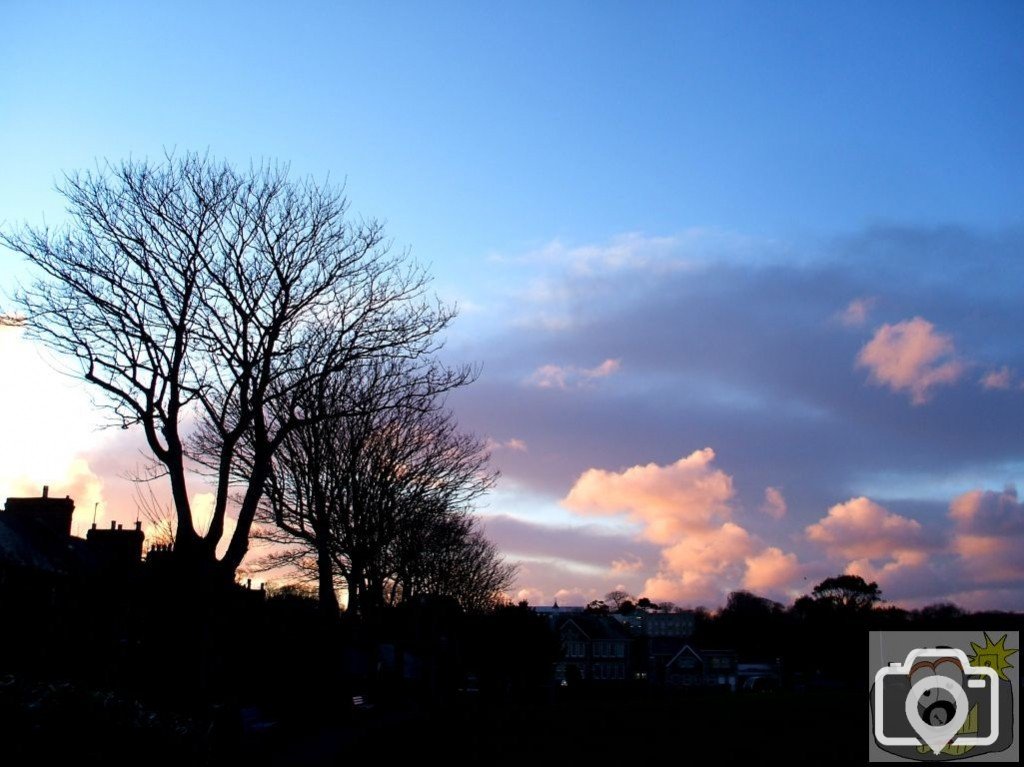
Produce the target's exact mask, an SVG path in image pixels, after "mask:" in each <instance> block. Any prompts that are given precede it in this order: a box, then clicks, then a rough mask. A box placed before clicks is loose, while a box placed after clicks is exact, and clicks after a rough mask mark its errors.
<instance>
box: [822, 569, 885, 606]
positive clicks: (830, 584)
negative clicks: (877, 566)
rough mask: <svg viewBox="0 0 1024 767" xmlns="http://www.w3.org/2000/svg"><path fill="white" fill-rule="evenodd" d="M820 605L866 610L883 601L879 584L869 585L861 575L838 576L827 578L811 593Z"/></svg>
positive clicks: (872, 583)
mask: <svg viewBox="0 0 1024 767" xmlns="http://www.w3.org/2000/svg"><path fill="white" fill-rule="evenodd" d="M811 595H812V598H813V599H814V600H815V601H816V602H818V603H819V604H828V605H831V606H833V607H837V608H843V609H856V610H864V609H869V608H871V606H872V605H874V604H875V603H876V602H880V601H881V599H882V592H881V590H880V589H879V588H878V584H877V583H875V582H874V581H872V582H871V583H867V582H865V581H864V579H863V578H861V577H860V576H859V575H836V576H833V577H831V578H826V579H825V580H823V581H822V582H821V583H819V584H818V585H817V586H815V587H814V589H813V590H812V592H811Z"/></svg>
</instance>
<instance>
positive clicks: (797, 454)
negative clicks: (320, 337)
mask: <svg viewBox="0 0 1024 767" xmlns="http://www.w3.org/2000/svg"><path fill="white" fill-rule="evenodd" d="M0 25H2V27H3V28H4V30H5V32H6V34H5V39H4V44H3V46H2V47H0V150H2V152H0V158H2V159H0V227H2V228H5V229H10V228H12V227H17V226H20V225H21V224H23V223H24V222H29V223H32V224H40V223H43V222H46V223H48V224H52V225H59V224H60V223H61V222H62V221H63V220H64V215H65V214H64V207H63V204H62V200H61V198H60V196H59V195H58V194H57V193H56V192H55V190H54V185H55V183H56V182H58V181H59V179H60V178H61V177H62V174H63V173H65V172H68V171H73V170H76V169H83V168H92V167H95V166H96V164H97V163H101V162H103V161H104V160H105V159H109V160H112V161H115V162H116V161H118V160H121V159H126V158H129V157H132V158H143V157H148V158H159V157H160V156H162V154H163V153H164V152H165V151H167V150H179V151H192V150H198V151H209V152H210V153H211V154H213V155H215V156H217V157H220V158H224V159H226V160H228V161H231V162H233V163H235V164H237V165H242V166H245V165H248V164H249V163H250V162H252V161H256V162H258V161H260V160H262V159H276V160H281V161H285V162H287V163H290V168H291V173H292V174H293V175H294V176H295V177H302V176H307V175H311V176H313V177H314V178H317V179H320V180H325V179H326V180H329V181H330V182H331V183H338V184H341V183H344V184H345V185H346V189H347V194H348V196H349V199H350V201H351V204H352V210H353V212H354V213H356V214H358V215H362V216H367V217H375V218H378V219H381V220H383V221H385V222H386V224H387V232H388V235H389V236H390V237H391V238H392V239H393V241H394V245H395V247H396V248H401V249H408V251H409V253H410V254H411V257H413V258H415V259H416V260H417V261H419V262H421V263H423V264H425V265H427V266H428V267H429V269H430V271H431V272H432V274H433V275H434V276H435V280H434V288H435V290H436V291H437V293H438V294H439V295H440V296H441V297H442V298H443V299H444V300H446V301H450V302H454V303H457V305H458V306H459V309H460V315H459V318H458V320H457V321H456V323H455V324H454V325H453V327H452V328H451V329H450V332H449V335H448V339H447V341H448V342H447V346H446V351H445V354H446V355H447V358H449V359H451V360H452V361H465V362H474V363H478V364H479V365H480V366H481V369H482V372H481V375H480V377H479V379H478V380H477V381H476V382H475V383H474V384H473V385H472V386H470V387H468V388H466V389H465V390H464V391H462V392H459V393H458V394H457V395H456V396H454V397H453V398H452V399H451V404H452V406H453V407H454V409H455V411H456V413H457V415H458V418H459V421H460V423H461V424H462V425H463V427H464V428H466V429H467V430H470V431H473V432H475V433H477V434H478V435H480V436H481V437H482V438H484V439H486V440H488V443H489V444H490V446H491V452H492V462H493V464H494V466H495V468H497V469H499V470H500V471H501V474H502V476H501V480H500V482H499V484H498V486H497V488H496V489H495V491H494V492H492V493H491V494H490V496H489V497H488V498H487V499H486V500H485V502H484V503H483V504H482V505H481V508H480V509H479V512H478V513H479V514H480V515H481V517H482V519H483V522H484V524H485V527H486V529H487V531H488V535H489V536H490V537H491V538H492V539H493V540H494V541H495V542H496V543H497V544H498V545H499V547H500V548H501V550H502V551H503V552H505V554H506V555H507V556H509V557H510V558H512V559H514V560H515V561H517V562H518V563H519V564H520V569H519V576H518V582H517V584H516V587H515V588H514V590H513V593H512V596H515V597H516V598H526V599H529V601H530V602H531V603H534V604H550V603H551V602H552V601H554V600H555V599H558V600H559V602H560V603H562V604H582V603H585V602H587V601H589V600H591V599H595V598H600V597H601V596H603V595H604V594H605V593H606V592H608V591H610V590H612V589H615V588H620V587H621V588H623V589H625V590H626V591H628V592H630V593H632V594H634V595H636V596H641V595H645V596H649V597H651V598H653V599H656V600H659V601H661V600H669V601H673V602H675V603H677V604H679V605H684V606H696V605H704V606H707V607H711V608H714V607H716V606H718V605H721V604H722V603H724V601H725V598H726V595H727V594H728V593H729V592H730V591H733V590H736V589H749V590H752V591H754V592H756V593H758V594H761V595H764V596H768V597H770V598H773V599H777V600H779V601H782V602H784V603H785V602H789V601H791V600H792V599H793V598H795V597H796V596H799V595H800V594H805V593H808V592H809V591H810V589H811V588H812V587H813V585H814V584H815V583H817V582H818V581H820V580H821V579H822V578H824V577H827V576H829V575H835V574H838V573H841V572H852V573H856V574H859V575H862V576H863V577H865V578H866V579H868V580H874V581H877V582H878V584H879V585H880V587H881V588H882V591H883V596H884V597H885V598H887V599H889V600H891V601H893V602H895V603H897V604H902V605H905V606H920V605H924V604H929V603H934V602H938V601H944V600H953V601H955V602H957V603H958V604H960V605H962V606H964V607H968V608H998V609H1017V610H1020V609H1024V564H1022V563H1021V561H1020V558H1019V556H1018V555H1017V552H1018V551H1020V550H1021V548H1022V546H1024V503H1022V500H1021V498H1020V495H1019V494H1018V490H1017V487H1018V486H1019V485H1020V484H1021V483H1022V482H1024V442H1022V440H1021V435H1022V434H1024V346H1022V342H1021V335H1020V328H1021V327H1024V303H1022V302H1021V287H1022V286H1024V203H1022V201H1024V138H1022V137H1024V99H1021V98H1020V94H1021V93H1024V46H1021V44H1020V41H1021V40H1022V39H1024V5H1021V4H1020V3H1016V2H989V3H983V4H982V3H966V2H960V3H947V2H904V3H896V4H894V3H882V2H874V3H872V2H868V3H858V4H855V5H854V4H850V3H838V2H820V3H797V2H785V3H760V4H754V3H747V2H743V3H730V2H715V3H685V2H677V3H643V4H636V3H629V4H627V3H605V2H585V3H584V2H561V3H557V4H552V3H540V2H524V3H514V4H513V3H507V4H499V5H495V4H489V3H477V4H471V3H463V2H457V3H456V2H451V3H446V2H435V3H412V2H409V3H403V2H394V3H387V4H382V3H316V2H308V3H299V4H293V5H292V6H291V7H288V8H285V7H284V6H282V5H281V4H278V3H259V2H249V3H231V2H203V3H189V2H175V3H147V4H144V7H140V4H138V3H105V2H96V3H89V4H81V3H71V2H67V3H61V2H50V3H28V2H18V1H17V0H15V1H14V2H7V3H4V4H2V5H0ZM31 278H32V275H31V273H30V271H29V270H28V269H27V267H26V265H25V264H24V263H23V262H22V261H21V260H19V258H17V257H16V256H15V255H14V254H13V253H10V252H9V251H6V250H2V249H0V309H6V308H9V307H11V306H13V304H12V301H11V294H12V292H13V291H14V290H16V288H17V285H18V284H19V283H21V284H23V283H26V282H27V281H28V280H30V279H31ZM0 370H2V373H0V496H7V495H16V494H23V493H36V492H38V488H39V487H40V486H41V485H43V484H49V485H50V486H51V488H52V490H51V492H54V493H59V494H65V493H67V494H71V495H72V496H73V497H74V498H75V499H76V503H77V508H78V509H79V511H78V512H76V519H75V525H76V529H78V530H79V531H81V530H84V529H85V527H86V526H87V525H88V524H89V523H90V522H91V521H92V516H93V515H95V517H96V518H97V519H98V520H100V521H106V520H112V519H118V520H124V521H131V520H132V519H134V518H135V516H136V514H137V512H136V505H137V502H136V500H135V499H134V498H133V495H132V485H131V483H130V482H127V481H126V480H125V479H124V477H125V476H126V475H127V474H130V473H131V472H132V471H133V470H134V469H136V468H137V467H139V466H141V465H143V464H144V462H145V458H144V455H143V454H142V453H140V445H141V443H140V441H139V439H138V435H135V434H134V433H133V432H121V431H119V430H116V431H111V430H109V429H100V428H99V427H100V426H101V425H102V419H101V417H100V415H99V413H98V411H97V409H96V408H95V406H94V403H93V402H92V399H91V398H92V396H94V395H93V394H92V393H90V392H89V391H88V390H86V389H85V388H84V387H83V385H82V384H80V383H78V382H77V380H76V379H75V377H74V375H73V371H70V370H69V366H68V364H67V363H66V362H64V361H61V360H58V359H54V358H53V357H52V356H51V355H50V354H49V353H48V352H46V351H45V350H44V349H42V348H41V347H39V346H38V345H37V344H36V343H34V342H32V341H30V340H28V339H26V338H25V337H24V335H23V333H22V332H21V331H18V330H11V329H5V330H2V331H0ZM194 493H195V496H196V497H197V502H198V505H199V506H200V507H203V505H204V503H205V504H206V505H207V506H208V505H209V496H208V495H207V494H205V493H206V490H205V489H204V488H201V487H197V488H195V490H194Z"/></svg>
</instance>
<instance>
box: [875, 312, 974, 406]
mask: <svg viewBox="0 0 1024 767" xmlns="http://www.w3.org/2000/svg"><path fill="white" fill-rule="evenodd" d="M857 366H858V367H865V368H868V370H869V371H870V378H871V381H872V382H873V383H875V384H878V385H879V386H888V387H889V388H890V389H892V390H893V391H907V392H909V393H910V400H911V402H912V403H913V404H915V405H922V404H924V403H925V402H927V401H928V400H929V399H931V395H932V389H934V388H935V387H937V386H942V385H949V384H953V383H955V382H956V381H958V380H959V379H960V377H961V376H962V375H963V373H964V370H965V367H966V366H965V365H964V363H963V362H962V361H960V360H959V359H957V358H956V350H955V348H954V346H953V340H952V338H951V337H950V336H948V335H944V334H942V333H938V332H936V331H935V326H934V325H932V323H930V322H928V321H927V320H925V319H923V318H921V317H914V318H913V319H911V320H905V321H903V322H898V323H896V324H895V325H888V324H887V325H882V327H880V328H879V329H878V330H877V331H875V335H874V337H873V338H872V339H871V340H870V341H868V343H867V344H865V346H864V348H862V349H861V350H860V353H859V354H858V355H857Z"/></svg>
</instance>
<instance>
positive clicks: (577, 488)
mask: <svg viewBox="0 0 1024 767" xmlns="http://www.w3.org/2000/svg"><path fill="white" fill-rule="evenodd" d="M714 460H715V451H714V450H712V449H711V448H709V447H708V448H704V449H703V450H697V451H696V452H693V453H691V454H690V455H688V456H686V457H684V458H680V459H679V460H678V461H676V462H675V463H672V464H669V465H668V466H659V465H658V464H655V463H649V464H646V465H644V466H633V467H631V468H629V469H626V470H624V471H621V472H612V471H605V470H604V469H588V470H587V471H585V472H583V474H582V475H580V477H579V479H577V480H576V483H575V484H574V485H573V487H572V489H571V490H570V491H569V495H568V496H566V498H565V500H564V501H562V505H563V506H565V507H566V508H568V509H571V510H572V511H575V512H577V513H579V514H596V515H603V516H608V515H613V514H623V513H624V514H626V515H628V517H629V518H630V519H631V520H632V521H634V522H637V523H639V524H641V525H643V533H642V534H643V536H644V537H645V538H647V539H648V540H650V541H653V542H655V543H661V544H671V543H672V542H674V541H675V540H676V539H677V538H679V536H680V535H682V534H683V533H685V532H688V531H693V530H696V529H706V528H707V527H708V526H709V525H711V524H713V523H714V522H715V521H716V520H726V519H728V518H729V516H730V514H731V511H730V508H729V501H730V499H731V498H732V496H733V492H734V491H733V486H732V478H731V477H730V476H729V475H728V474H726V473H725V472H723V471H721V470H720V469H715V468H712V466H711V464H712V462H713V461H714Z"/></svg>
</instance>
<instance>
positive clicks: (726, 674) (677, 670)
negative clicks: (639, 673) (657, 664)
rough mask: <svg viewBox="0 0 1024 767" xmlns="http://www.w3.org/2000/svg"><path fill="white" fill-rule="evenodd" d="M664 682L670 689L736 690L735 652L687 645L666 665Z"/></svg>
mask: <svg viewBox="0 0 1024 767" xmlns="http://www.w3.org/2000/svg"><path fill="white" fill-rule="evenodd" d="M664 683H665V684H666V685H668V686H671V687H728V688H729V689H730V690H733V691H735V690H736V684H737V664H736V653H735V652H733V651H732V650H697V649H695V648H693V647H691V646H690V645H684V646H683V647H682V648H681V649H680V650H679V652H677V653H676V654H675V655H674V656H673V657H672V659H671V660H669V661H668V662H667V663H666V664H665V669H664Z"/></svg>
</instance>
